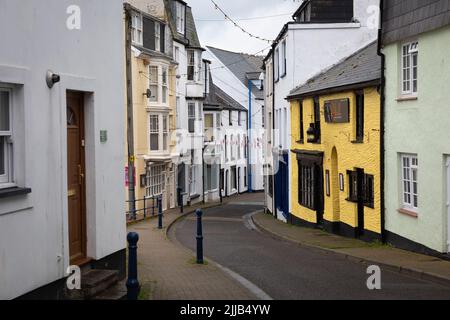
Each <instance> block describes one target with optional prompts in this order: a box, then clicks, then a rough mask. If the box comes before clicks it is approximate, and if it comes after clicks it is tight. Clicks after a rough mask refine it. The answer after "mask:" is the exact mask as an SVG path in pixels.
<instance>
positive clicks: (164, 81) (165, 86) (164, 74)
mask: <svg viewBox="0 0 450 320" xmlns="http://www.w3.org/2000/svg"><path fill="white" fill-rule="evenodd" d="M161 100H162V101H161V102H162V104H167V103H168V101H169V68H168V67H166V66H163V67H161Z"/></svg>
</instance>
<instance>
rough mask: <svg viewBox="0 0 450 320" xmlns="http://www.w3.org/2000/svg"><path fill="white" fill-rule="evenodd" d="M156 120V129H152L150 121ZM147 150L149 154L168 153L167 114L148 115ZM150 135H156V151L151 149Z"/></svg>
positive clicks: (151, 113)
mask: <svg viewBox="0 0 450 320" xmlns="http://www.w3.org/2000/svg"><path fill="white" fill-rule="evenodd" d="M155 118H156V119H157V122H156V124H157V127H156V128H154V127H153V122H152V119H155ZM148 122H149V125H148V128H149V129H148V130H149V131H148V137H149V142H148V149H149V151H150V152H151V153H155V152H156V153H158V152H159V153H168V152H169V114H168V113H154V112H150V113H149V114H148ZM151 135H158V149H152V146H151V138H150V137H151Z"/></svg>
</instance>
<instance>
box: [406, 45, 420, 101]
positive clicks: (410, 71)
mask: <svg viewBox="0 0 450 320" xmlns="http://www.w3.org/2000/svg"><path fill="white" fill-rule="evenodd" d="M418 55H419V43H418V42H412V43H408V44H405V45H403V46H402V94H404V95H407V94H412V95H415V94H417V87H418V83H417V78H418Z"/></svg>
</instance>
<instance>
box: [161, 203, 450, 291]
mask: <svg viewBox="0 0 450 320" xmlns="http://www.w3.org/2000/svg"><path fill="white" fill-rule="evenodd" d="M260 209H261V207H259V206H254V205H253V206H245V205H236V204H229V205H225V206H223V207H219V208H212V209H208V210H206V211H205V215H204V217H205V218H204V223H203V228H204V251H205V256H206V257H207V258H210V259H212V260H213V261H215V262H217V263H219V264H220V265H222V266H224V267H226V268H228V269H230V270H232V271H234V272H236V273H237V274H239V275H240V276H242V277H244V278H245V279H247V280H248V281H250V282H251V283H253V284H254V285H256V286H257V287H259V288H260V289H262V290H263V291H264V292H265V293H267V294H268V295H269V296H270V297H272V298H273V299H276V300H315V299H326V300H328V299H352V300H353V299H363V300H377V299H388V300H390V299H400V300H405V299H408V300H409V299H416V300H417V299H419V300H422V299H432V300H435V299H439V300H441V299H450V288H448V287H444V286H441V285H438V284H434V283H431V282H425V281H422V280H419V279H415V278H411V277H408V276H405V275H402V274H399V273H395V272H392V271H390V270H383V269H382V273H381V285H382V289H381V290H375V291H371V290H368V289H367V285H366V282H367V278H368V277H369V275H367V273H366V271H367V266H365V265H363V264H361V263H357V262H353V261H350V260H348V259H345V258H344V257H342V256H339V255H336V254H327V253H323V252H321V251H318V250H314V249H309V248H304V247H299V246H297V245H295V244H293V243H290V242H286V241H282V240H278V239H275V238H273V237H271V236H270V235H267V234H266V233H262V232H259V231H258V230H254V229H253V228H252V226H251V224H250V223H249V222H248V219H247V218H246V217H245V216H246V215H248V214H249V213H252V212H255V211H256V210H260ZM195 234H196V221H195V218H194V216H189V217H187V218H185V219H183V220H181V221H180V222H178V223H177V224H176V225H175V226H174V228H172V230H171V232H170V235H169V236H170V237H171V238H172V239H174V240H176V241H178V242H179V243H180V244H181V245H183V246H185V247H188V248H189V249H191V250H195Z"/></svg>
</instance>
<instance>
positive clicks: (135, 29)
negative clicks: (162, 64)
mask: <svg viewBox="0 0 450 320" xmlns="http://www.w3.org/2000/svg"><path fill="white" fill-rule="evenodd" d="M131 41H132V42H133V43H135V44H137V45H141V46H142V43H143V42H142V15H141V14H139V13H133V14H132V15H131Z"/></svg>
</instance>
